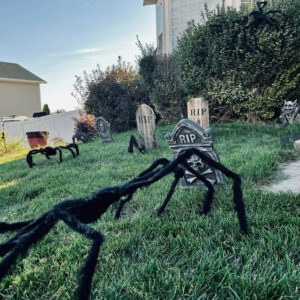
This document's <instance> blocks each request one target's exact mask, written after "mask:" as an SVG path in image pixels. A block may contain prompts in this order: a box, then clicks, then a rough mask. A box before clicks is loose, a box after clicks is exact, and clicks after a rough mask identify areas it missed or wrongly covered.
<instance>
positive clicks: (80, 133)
mask: <svg viewBox="0 0 300 300" xmlns="http://www.w3.org/2000/svg"><path fill="white" fill-rule="evenodd" d="M79 115H80V118H79V119H77V118H75V117H74V118H73V120H74V121H75V128H74V136H73V137H74V138H76V139H77V140H79V141H82V142H83V143H88V142H90V141H92V140H93V139H94V138H96V137H97V136H98V132H97V130H96V129H95V127H94V126H95V117H94V116H92V115H88V114H86V113H85V112H83V111H79Z"/></svg>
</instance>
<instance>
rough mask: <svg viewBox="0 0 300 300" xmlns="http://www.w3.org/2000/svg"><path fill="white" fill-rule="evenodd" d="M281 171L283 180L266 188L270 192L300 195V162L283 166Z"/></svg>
mask: <svg viewBox="0 0 300 300" xmlns="http://www.w3.org/2000/svg"><path fill="white" fill-rule="evenodd" d="M282 167H283V169H281V172H282V174H283V175H284V176H283V179H278V180H277V182H276V183H272V184H271V185H269V186H267V187H266V190H267V191H269V192H273V193H277V192H288V191H290V192H293V193H296V194H300V160H297V161H294V162H291V163H287V164H283V165H282Z"/></svg>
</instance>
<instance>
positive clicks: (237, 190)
mask: <svg viewBox="0 0 300 300" xmlns="http://www.w3.org/2000/svg"><path fill="white" fill-rule="evenodd" d="M192 154H196V155H198V156H200V158H202V159H204V160H205V159H206V162H207V163H208V164H209V165H211V166H212V167H214V168H215V169H218V170H220V171H221V172H222V173H224V174H225V175H226V176H227V177H229V178H231V179H232V180H233V186H232V190H233V202H234V204H235V210H236V212H237V216H238V220H239V224H240V228H241V231H242V232H243V233H244V234H247V233H248V228H247V218H246V209H245V205H244V202H243V192H242V188H241V183H242V181H241V178H240V176H239V175H238V174H236V173H234V172H232V171H231V170H229V169H227V168H226V167H225V166H223V165H222V164H220V163H218V162H216V161H215V160H213V159H212V158H210V157H208V156H207V155H206V154H205V153H202V152H201V151H200V150H198V149H196V148H190V149H187V150H185V152H184V153H182V155H179V156H178V158H177V159H179V161H182V160H183V159H186V158H188V157H190V156H191V155H192Z"/></svg>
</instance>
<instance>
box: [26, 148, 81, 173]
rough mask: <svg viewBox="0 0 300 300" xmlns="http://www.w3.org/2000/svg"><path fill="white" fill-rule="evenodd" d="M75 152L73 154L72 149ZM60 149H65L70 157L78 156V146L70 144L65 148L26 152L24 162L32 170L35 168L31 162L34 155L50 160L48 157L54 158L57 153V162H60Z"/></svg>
mask: <svg viewBox="0 0 300 300" xmlns="http://www.w3.org/2000/svg"><path fill="white" fill-rule="evenodd" d="M72 148H74V150H75V152H74V151H73V149H72ZM61 149H67V150H69V151H70V152H71V154H72V156H73V157H75V156H77V155H79V148H78V145H76V144H74V143H71V144H69V145H67V146H59V147H54V148H53V147H45V148H40V149H34V150H31V151H29V152H28V154H27V156H26V161H27V163H28V165H29V167H30V168H33V167H34V166H36V164H35V163H34V162H33V159H32V156H33V155H35V154H38V153H40V154H43V155H45V156H46V158H47V159H50V156H54V155H56V154H57V152H58V153H59V162H62V151H61Z"/></svg>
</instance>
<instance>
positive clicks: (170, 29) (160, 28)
mask: <svg viewBox="0 0 300 300" xmlns="http://www.w3.org/2000/svg"><path fill="white" fill-rule="evenodd" d="M250 1H251V0H225V4H226V5H227V6H232V7H234V8H236V9H239V8H240V6H243V5H247V4H249V3H250ZM205 2H206V3H207V5H208V8H209V9H210V10H212V9H214V8H215V7H216V6H217V4H222V0H206V1H205V0H144V5H156V39H157V48H158V51H159V52H160V53H171V52H172V50H174V49H176V47H177V37H178V35H179V33H181V32H183V31H184V30H185V28H186V27H187V23H188V22H189V21H191V20H194V21H195V23H201V22H202V18H201V12H202V11H203V10H204V3H205Z"/></svg>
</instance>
